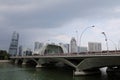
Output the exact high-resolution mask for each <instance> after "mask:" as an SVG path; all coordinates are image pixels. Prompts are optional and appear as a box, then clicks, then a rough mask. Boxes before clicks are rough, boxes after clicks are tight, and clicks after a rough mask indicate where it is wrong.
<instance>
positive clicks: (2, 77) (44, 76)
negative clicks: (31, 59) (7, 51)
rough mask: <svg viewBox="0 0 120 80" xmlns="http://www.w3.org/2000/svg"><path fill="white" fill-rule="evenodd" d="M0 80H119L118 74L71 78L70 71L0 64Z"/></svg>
mask: <svg viewBox="0 0 120 80" xmlns="http://www.w3.org/2000/svg"><path fill="white" fill-rule="evenodd" d="M0 80H120V75H119V73H117V74H110V75H109V76H108V75H106V74H104V73H103V74H101V75H92V76H78V77H73V73H72V70H69V69H65V68H55V67H54V68H41V69H36V68H30V67H29V68H28V67H20V66H16V65H13V64H9V63H0Z"/></svg>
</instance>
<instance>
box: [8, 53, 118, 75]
mask: <svg viewBox="0 0 120 80" xmlns="http://www.w3.org/2000/svg"><path fill="white" fill-rule="evenodd" d="M10 58H11V60H13V61H14V62H15V63H16V64H17V63H19V62H21V63H22V65H25V64H26V63H27V62H29V61H33V62H35V63H36V68H38V67H44V66H43V65H44V64H49V63H63V64H66V65H68V66H71V67H73V68H74V69H75V72H74V74H75V75H78V74H81V75H82V74H83V75H84V74H87V71H89V70H96V69H99V68H101V67H110V68H112V67H116V66H117V67H119V66H120V53H114V52H112V53H104V54H102V53H94V54H63V55H39V56H38V55H37V56H36V55H32V56H11V57H10Z"/></svg>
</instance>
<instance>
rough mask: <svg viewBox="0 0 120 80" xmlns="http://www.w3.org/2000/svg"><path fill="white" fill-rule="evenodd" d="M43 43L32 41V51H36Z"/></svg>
mask: <svg viewBox="0 0 120 80" xmlns="http://www.w3.org/2000/svg"><path fill="white" fill-rule="evenodd" d="M43 45H44V43H40V42H35V43H34V52H38V51H39V49H40V48H41V47H42V46H43Z"/></svg>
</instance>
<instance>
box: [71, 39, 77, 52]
mask: <svg viewBox="0 0 120 80" xmlns="http://www.w3.org/2000/svg"><path fill="white" fill-rule="evenodd" d="M70 46H71V53H76V52H77V43H76V40H75V38H74V37H73V38H72V39H71V41H70Z"/></svg>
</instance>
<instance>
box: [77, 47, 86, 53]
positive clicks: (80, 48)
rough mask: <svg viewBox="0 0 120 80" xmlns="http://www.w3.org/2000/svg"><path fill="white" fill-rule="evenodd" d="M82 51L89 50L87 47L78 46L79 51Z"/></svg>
mask: <svg viewBox="0 0 120 80" xmlns="http://www.w3.org/2000/svg"><path fill="white" fill-rule="evenodd" d="M80 52H88V49H87V47H78V53H80Z"/></svg>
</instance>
